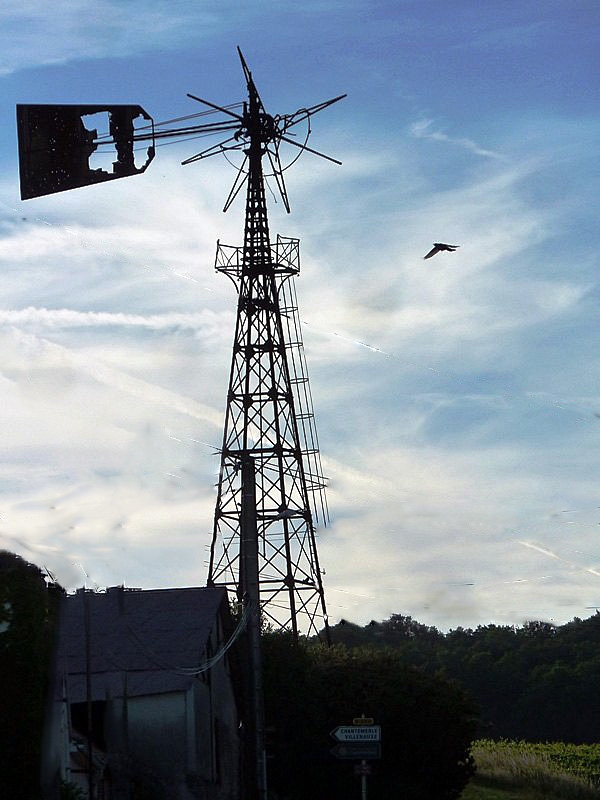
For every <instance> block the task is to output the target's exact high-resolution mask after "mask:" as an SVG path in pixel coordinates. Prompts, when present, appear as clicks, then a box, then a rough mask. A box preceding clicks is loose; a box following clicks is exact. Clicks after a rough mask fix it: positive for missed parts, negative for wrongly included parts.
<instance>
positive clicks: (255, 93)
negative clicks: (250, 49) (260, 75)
mask: <svg viewBox="0 0 600 800" xmlns="http://www.w3.org/2000/svg"><path fill="white" fill-rule="evenodd" d="M237 51H238V55H239V57H240V61H241V63H242V70H243V71H244V77H245V78H246V85H247V87H248V94H249V95H253V96H254V100H255V101H256V103H257V104H258V107H259V109H260V110H261V111H262V112H263V113H264V114H266V113H267V111H266V109H265V106H264V103H263V101H262V99H261V96H260V95H259V93H258V89H257V88H256V84H255V83H254V79H253V77H252V73H251V72H250V69H249V68H248V65H247V64H246V59H245V58H244V56H243V53H242V51H241V50H240V48H239V47H238V49H237Z"/></svg>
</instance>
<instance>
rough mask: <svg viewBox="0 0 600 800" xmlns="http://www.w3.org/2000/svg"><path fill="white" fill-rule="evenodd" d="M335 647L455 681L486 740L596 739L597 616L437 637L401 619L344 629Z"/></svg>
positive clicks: (599, 703) (337, 632)
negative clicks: (377, 653) (377, 651)
mask: <svg viewBox="0 0 600 800" xmlns="http://www.w3.org/2000/svg"><path fill="white" fill-rule="evenodd" d="M332 637H333V641H334V642H343V643H347V644H352V645H353V646H358V645H363V646H369V647H386V646H391V647H393V648H394V650H395V652H396V653H397V654H398V657H399V658H400V659H401V661H402V663H404V664H406V665H417V666H419V667H421V668H423V669H425V670H426V671H427V672H428V673H430V674H439V673H441V674H444V675H446V676H448V677H450V678H453V679H455V680H458V681H459V682H460V683H461V684H462V685H463V686H464V687H465V688H466V689H467V691H468V692H469V693H470V694H471V695H472V696H473V697H474V698H475V699H476V700H477V702H478V703H479V705H480V708H481V718H482V724H481V728H480V730H479V734H480V735H483V736H486V737H488V738H509V739H527V740H529V741H564V742H572V743H575V744H581V743H591V742H596V741H597V740H598V729H599V726H600V614H599V613H598V612H596V614H594V615H593V616H592V617H590V618H589V619H586V620H581V619H577V618H575V619H574V620H573V621H572V622H569V623H567V624H566V625H562V626H554V625H552V624H550V623H548V622H539V621H533V622H528V623H527V624H525V625H524V626H522V627H511V626H501V625H482V626H479V627H478V628H476V629H475V630H471V629H463V628H457V629H455V630H451V631H450V632H449V633H447V634H443V633H440V632H439V631H438V630H437V629H436V628H430V627H427V626H425V625H421V624H420V623H418V622H416V621H415V620H413V619H412V618H411V617H404V616H402V615H399V614H396V615H394V616H392V617H390V619H389V620H385V621H384V622H380V623H373V622H371V623H369V624H368V625H365V626H364V627H360V626H357V625H351V624H349V623H343V624H342V623H340V624H338V625H336V626H335V627H334V628H333V629H332Z"/></svg>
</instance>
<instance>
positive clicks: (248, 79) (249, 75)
mask: <svg viewBox="0 0 600 800" xmlns="http://www.w3.org/2000/svg"><path fill="white" fill-rule="evenodd" d="M237 51H238V56H239V57H240V61H241V62H242V69H243V70H244V77H245V78H246V83H254V81H253V80H252V73H251V72H250V70H249V68H248V64H246V59H245V58H244V54H243V53H242V51H241V50H240V47H239V45H238V48H237Z"/></svg>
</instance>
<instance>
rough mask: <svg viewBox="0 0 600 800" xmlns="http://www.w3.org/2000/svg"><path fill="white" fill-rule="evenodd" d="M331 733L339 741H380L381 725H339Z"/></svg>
mask: <svg viewBox="0 0 600 800" xmlns="http://www.w3.org/2000/svg"><path fill="white" fill-rule="evenodd" d="M330 735H331V736H333V738H334V739H335V740H336V741H337V742H380V741H381V725H338V727H337V728H335V730H333V731H331V734H330Z"/></svg>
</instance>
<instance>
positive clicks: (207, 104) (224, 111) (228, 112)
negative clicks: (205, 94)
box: [187, 92, 242, 122]
mask: <svg viewBox="0 0 600 800" xmlns="http://www.w3.org/2000/svg"><path fill="white" fill-rule="evenodd" d="M187 96H188V97H191V98H192V100H197V101H198V102H199V103H204V105H205V106H209V107H210V108H214V109H216V110H217V111H222V112H223V113H224V114H228V115H229V116H230V117H233V118H234V119H237V120H239V122H242V117H240V115H239V114H235V113H234V112H233V111H230V110H229V109H228V108H224V107H223V106H218V105H216V104H215V103H210V102H209V101H208V100H203V99H202V98H201V97H196V95H195V94H190V93H189V92H188V93H187Z"/></svg>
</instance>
